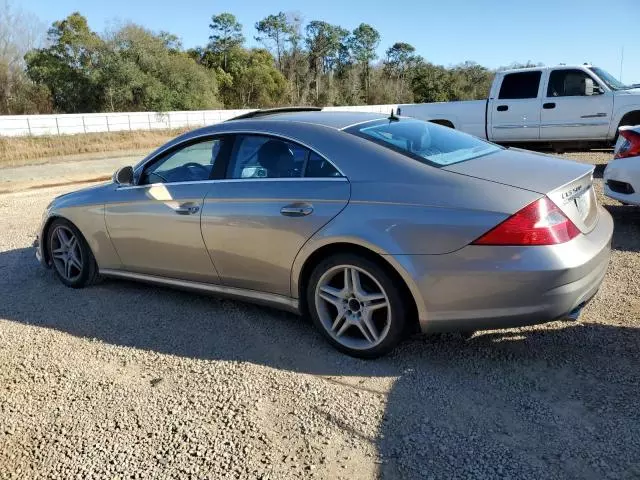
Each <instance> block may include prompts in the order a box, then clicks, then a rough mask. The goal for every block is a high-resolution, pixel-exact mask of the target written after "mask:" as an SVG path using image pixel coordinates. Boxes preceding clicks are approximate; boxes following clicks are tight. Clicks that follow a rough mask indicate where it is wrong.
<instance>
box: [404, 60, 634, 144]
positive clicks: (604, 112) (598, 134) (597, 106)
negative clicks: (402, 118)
mask: <svg viewBox="0 0 640 480" xmlns="http://www.w3.org/2000/svg"><path fill="white" fill-rule="evenodd" d="M398 111H399V114H400V115H406V116H409V117H415V118H419V119H422V120H429V121H432V122H435V123H439V124H442V125H446V126H449V127H452V128H455V129H458V130H462V131H463V132H467V133H470V134H471V135H475V136H477V137H480V138H486V139H488V140H491V141H494V142H498V143H507V144H511V143H538V142H543V143H548V144H553V145H556V144H564V143H580V144H608V145H611V144H612V143H613V142H614V141H615V139H616V138H617V132H618V127H620V126H623V125H636V124H640V88H632V87H630V86H626V85H623V84H622V83H621V82H620V81H618V80H617V79H616V78H614V77H613V76H612V75H610V74H609V73H607V72H605V71H604V70H602V69H600V68H597V67H594V66H592V65H587V64H585V65H575V66H568V65H560V66H557V67H534V68H523V69H517V70H507V71H504V72H498V73H496V76H495V79H494V81H493V85H492V86H491V91H490V93H489V98H488V99H486V100H472V101H464V102H442V103H422V104H408V105H399V106H398Z"/></svg>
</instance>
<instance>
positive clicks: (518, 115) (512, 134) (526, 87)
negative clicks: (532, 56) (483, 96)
mask: <svg viewBox="0 0 640 480" xmlns="http://www.w3.org/2000/svg"><path fill="white" fill-rule="evenodd" d="M541 78H542V71H541V70H527V71H525V72H515V73H508V74H506V75H504V76H503V77H502V83H501V84H500V87H499V90H498V95H497V98H495V97H494V98H492V99H490V100H489V109H490V112H489V115H488V118H489V119H490V120H491V129H490V132H491V140H493V141H495V142H521V141H532V140H538V139H539V138H540V95H539V93H540V83H541V82H540V79H541ZM496 87H497V86H496ZM493 92H494V95H495V89H494V91H493Z"/></svg>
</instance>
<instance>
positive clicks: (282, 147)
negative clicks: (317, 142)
mask: <svg viewBox="0 0 640 480" xmlns="http://www.w3.org/2000/svg"><path fill="white" fill-rule="evenodd" d="M308 157H309V150H307V149H306V148H304V147H301V146H299V145H296V144H295V143H291V142H287V141H284V140H280V139H278V138H273V137H267V136H264V135H238V136H237V137H236V141H235V144H234V147H233V152H232V154H231V161H230V162H229V168H228V173H227V178H296V177H301V176H302V172H304V168H305V165H306V163H307V160H308Z"/></svg>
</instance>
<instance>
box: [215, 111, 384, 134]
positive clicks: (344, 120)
mask: <svg viewBox="0 0 640 480" xmlns="http://www.w3.org/2000/svg"><path fill="white" fill-rule="evenodd" d="M389 113H391V111H389ZM386 117H388V115H386V114H382V113H371V112H350V111H332V110H321V111H299V112H273V113H269V114H266V115H260V116H259V117H255V118H252V119H251V121H253V122H267V121H269V122H273V121H278V122H298V123H311V124H314V125H322V126H325V127H331V128H336V129H338V130H342V129H344V128H347V127H349V126H351V125H356V124H358V123H363V122H371V121H373V120H381V119H384V118H386ZM245 120H248V119H238V120H234V119H231V120H227V122H228V123H235V122H242V121H245ZM227 122H226V123H227Z"/></svg>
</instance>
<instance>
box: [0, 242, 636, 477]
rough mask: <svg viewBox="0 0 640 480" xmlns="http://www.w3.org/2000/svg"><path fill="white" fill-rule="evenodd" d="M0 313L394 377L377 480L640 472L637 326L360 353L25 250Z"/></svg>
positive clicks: (114, 336)
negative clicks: (59, 274) (365, 356)
mask: <svg viewBox="0 0 640 480" xmlns="http://www.w3.org/2000/svg"><path fill="white" fill-rule="evenodd" d="M596 301H597V299H596ZM587 308H589V307H587ZM632 308H634V307H633V306H632ZM639 313H640V312H639ZM0 318H4V319H8V320H12V321H16V322H21V323H24V324H29V325H34V326H38V327H46V328H51V329H55V330H59V331H62V332H66V333H68V334H71V335H75V336H78V337H85V338H95V339H98V340H99V341H102V342H106V343H108V344H113V345H119V346H129V347H133V348H136V349H144V350H149V351H153V352H158V353H162V354H170V355H176V356H180V357H188V358H195V359H200V360H207V361H216V360H224V361H239V362H250V363H254V364H259V365H264V366H268V367H271V368H275V369H281V370H287V371H292V372H301V373H304V374H312V375H317V376H320V377H324V378H325V380H326V381H329V382H332V383H334V384H336V383H337V384H340V385H344V388H348V389H354V388H356V389H357V388H358V387H357V386H353V385H350V384H346V383H345V382H344V381H343V380H342V379H341V377H343V376H360V377H397V381H396V382H395V384H394V386H393V388H392V389H391V391H390V392H389V393H388V403H387V407H386V411H385V415H384V418H383V420H382V422H381V425H380V428H379V435H378V438H377V440H376V444H377V448H378V451H379V454H380V456H381V457H382V463H381V465H380V476H381V478H383V479H396V478H411V479H413V478H422V477H424V478H454V477H455V478H483V479H484V478H518V479H523V478H532V479H543V478H583V479H584V478H587V479H588V478H594V479H595V478H597V479H601V478H637V476H638V475H640V465H638V455H637V453H638V448H639V447H640V428H639V423H640V413H639V411H638V404H637V399H638V396H639V395H640V381H639V377H638V367H639V366H640V364H639V359H640V357H639V356H638V352H639V351H640V329H633V328H624V327H616V326H612V325H603V324H596V323H586V324H580V323H578V324H562V325H560V324H558V326H557V328H555V329H543V328H529V329H523V330H519V331H500V332H489V333H479V334H476V336H474V337H472V338H471V339H470V340H468V341H464V340H462V338H461V337H459V336H456V335H442V336H429V337H424V336H417V337H415V338H412V339H409V340H408V341H407V342H405V343H404V344H403V345H402V346H401V347H400V348H399V349H398V350H397V351H396V352H395V353H394V354H392V355H390V356H388V357H385V358H382V359H380V360H377V361H362V360H356V359H352V358H349V357H347V356H344V355H341V354H339V353H337V352H336V351H334V350H333V349H332V348H331V347H329V346H328V345H327V344H326V343H325V342H324V341H323V340H322V339H321V338H320V335H318V334H317V333H316V332H315V331H314V329H313V328H312V326H311V325H309V323H308V322H305V321H301V320H300V319H299V318H297V317H295V316H293V315H288V314H283V313H280V312H276V311H273V310H270V309H267V308H262V307H257V306H252V305H249V304H244V303H240V302H235V301H230V300H222V299H218V298H213V297H206V296H200V295H195V294H190V293H183V292H178V291H173V290H168V289H164V288H156V287H151V286H146V285H140V284H134V283H128V282H120V281H106V282H104V283H102V284H100V285H97V286H95V287H91V288H87V289H82V290H72V289H69V288H66V287H64V286H62V285H61V284H60V283H58V282H57V280H55V279H54V277H53V274H52V273H51V272H50V271H46V270H44V269H42V268H40V267H39V265H37V262H36V261H35V259H34V258H33V252H32V250H31V249H18V250H13V251H9V252H4V253H0ZM334 376H335V377H337V378H331V377H334ZM354 401H357V397H354ZM321 407H322V406H321V405H320V406H319V407H318V408H320V410H322V411H321V412H320V414H325V416H326V418H328V419H330V420H331V421H334V422H335V423H336V426H337V427H338V428H345V426H344V425H341V424H340V421H339V419H338V417H336V416H333V413H335V412H332V411H331V410H330V409H329V410H324V409H323V408H321ZM351 434H352V435H354V436H358V435H361V434H360V432H358V431H357V429H354V430H353V431H351ZM634 462H635V466H634ZM634 468H635V470H634Z"/></svg>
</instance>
